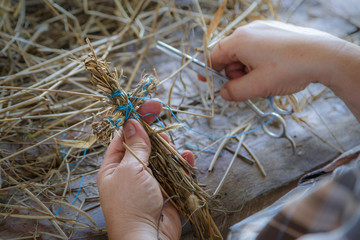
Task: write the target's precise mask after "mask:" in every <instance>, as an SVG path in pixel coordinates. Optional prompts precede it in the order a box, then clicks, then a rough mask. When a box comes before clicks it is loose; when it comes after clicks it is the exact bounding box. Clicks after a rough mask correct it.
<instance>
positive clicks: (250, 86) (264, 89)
mask: <svg viewBox="0 0 360 240" xmlns="http://www.w3.org/2000/svg"><path fill="white" fill-rule="evenodd" d="M270 85H272V84H271V82H269V78H268V77H267V76H264V74H262V71H260V70H253V71H251V72H249V73H247V74H245V75H244V76H242V77H239V78H235V79H231V80H230V81H228V82H227V83H226V84H225V85H224V86H223V87H222V88H221V91H220V94H221V96H222V97H223V98H224V99H225V100H228V101H236V102H241V101H245V100H248V99H251V98H256V97H267V96H270V93H271V86H270Z"/></svg>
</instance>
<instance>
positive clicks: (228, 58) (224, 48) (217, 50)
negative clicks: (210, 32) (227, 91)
mask: <svg viewBox="0 0 360 240" xmlns="http://www.w3.org/2000/svg"><path fill="white" fill-rule="evenodd" d="M239 49H240V44H239V41H238V39H237V38H236V35H235V34H232V35H230V36H228V37H226V38H224V39H222V40H220V41H219V42H218V43H217V44H216V45H215V47H214V50H213V52H212V53H211V67H212V68H213V69H215V70H216V71H218V72H220V71H221V70H223V69H224V68H225V66H226V65H228V64H230V63H235V62H238V63H241V61H240V57H239V56H238V52H239ZM241 64H242V63H241ZM244 66H245V65H244Z"/></svg>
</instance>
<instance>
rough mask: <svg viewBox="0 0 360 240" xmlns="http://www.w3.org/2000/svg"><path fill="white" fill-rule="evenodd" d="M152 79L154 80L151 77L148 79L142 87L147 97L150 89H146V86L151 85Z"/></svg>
mask: <svg viewBox="0 0 360 240" xmlns="http://www.w3.org/2000/svg"><path fill="white" fill-rule="evenodd" d="M151 81H152V78H151V77H149V81H148V82H147V83H145V84H144V86H143V87H142V90H143V91H144V93H145V97H147V95H148V91H147V89H146V88H145V87H146V86H149V85H150V83H151Z"/></svg>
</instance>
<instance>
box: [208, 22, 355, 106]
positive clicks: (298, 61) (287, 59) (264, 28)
mask: <svg viewBox="0 0 360 240" xmlns="http://www.w3.org/2000/svg"><path fill="white" fill-rule="evenodd" d="M348 47H349V46H348V43H347V42H345V41H343V40H341V39H339V38H336V37H334V36H332V35H330V34H327V33H324V32H321V31H317V30H314V29H309V28H302V27H297V26H294V25H290V24H285V23H281V22H276V21H255V22H253V23H250V24H248V25H245V26H242V27H239V28H238V29H237V30H236V31H235V32H234V33H233V34H232V35H230V36H228V37H226V38H225V39H223V40H221V41H220V42H219V43H218V44H217V45H216V46H215V48H214V50H213V52H212V54H211V63H212V68H213V69H215V70H217V71H221V70H223V69H225V73H226V75H227V77H228V78H229V79H230V81H228V82H227V83H226V84H225V85H224V86H223V88H222V89H221V92H220V93H221V96H222V97H223V98H224V99H225V100H229V101H244V100H247V99H251V98H254V97H265V96H275V95H288V94H292V93H295V92H298V91H300V90H303V89H304V88H305V87H306V86H307V85H308V84H309V83H311V82H314V83H315V82H320V83H323V84H325V85H326V86H328V87H330V88H333V90H334V91H335V93H337V92H336V90H337V86H336V84H335V82H336V79H335V78H336V77H338V73H337V71H339V69H338V68H337V67H338V66H339V62H338V61H339V59H338V57H339V55H346V54H347V51H348V50H347V49H348ZM343 65H344V64H343ZM340 97H342V96H340Z"/></svg>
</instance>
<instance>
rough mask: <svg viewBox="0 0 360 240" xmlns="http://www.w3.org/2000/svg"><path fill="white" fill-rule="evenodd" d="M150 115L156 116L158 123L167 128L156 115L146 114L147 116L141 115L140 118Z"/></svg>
mask: <svg viewBox="0 0 360 240" xmlns="http://www.w3.org/2000/svg"><path fill="white" fill-rule="evenodd" d="M149 115H152V116H154V117H155V118H156V121H157V122H158V123H160V125H161V126H162V127H163V128H164V127H165V126H164V124H163V123H162V122H161V121H160V119H159V118H158V117H157V116H156V114H154V113H147V114H145V115H141V116H139V117H146V116H149Z"/></svg>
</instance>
